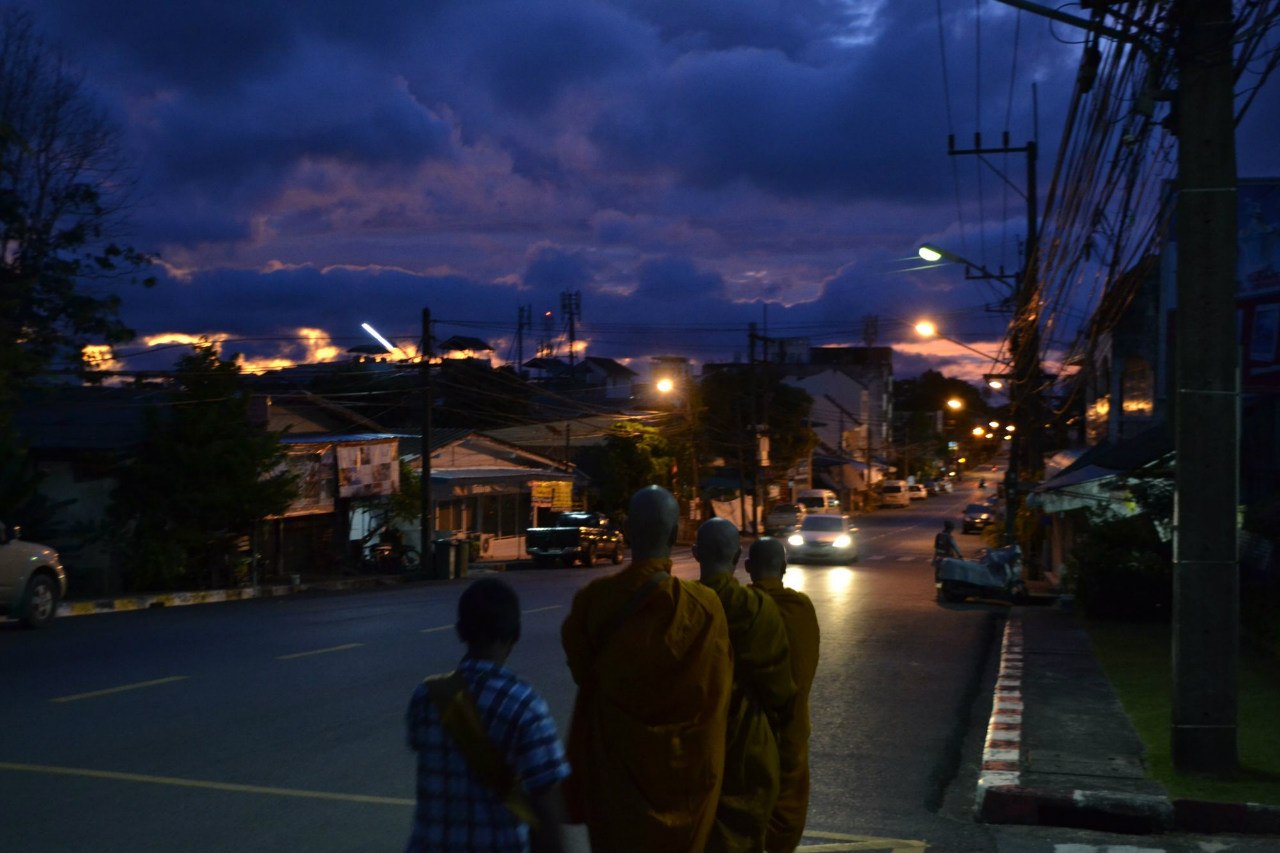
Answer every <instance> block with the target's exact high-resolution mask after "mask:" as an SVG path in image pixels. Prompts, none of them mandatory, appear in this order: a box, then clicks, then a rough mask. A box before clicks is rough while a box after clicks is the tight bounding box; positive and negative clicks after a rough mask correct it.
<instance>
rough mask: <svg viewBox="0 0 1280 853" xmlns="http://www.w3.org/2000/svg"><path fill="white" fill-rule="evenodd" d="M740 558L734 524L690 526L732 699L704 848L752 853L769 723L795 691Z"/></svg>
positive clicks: (770, 786) (716, 521) (775, 763)
mask: <svg viewBox="0 0 1280 853" xmlns="http://www.w3.org/2000/svg"><path fill="white" fill-rule="evenodd" d="M741 555H742V546H741V544H740V540H739V537H738V528H737V526H736V525H734V524H733V522H731V521H728V520H727V519H723V518H713V519H711V520H710V521H708V522H706V523H704V524H703V525H702V526H701V527H699V528H698V540H697V544H696V545H695V546H694V548H693V556H694V558H695V559H696V560H697V561H698V564H699V566H700V567H701V570H702V571H701V580H702V583H703V584H705V585H706V586H707V587H709V588H710V589H713V590H715V592H716V595H717V596H718V597H719V598H720V603H721V604H723V605H724V612H725V616H726V617H727V618H728V620H729V641H730V643H732V645H733V697H732V698H731V699H730V700H729V730H728V737H729V741H728V745H727V748H726V752H725V770H724V785H723V787H722V788H721V791H720V805H719V806H718V808H717V809H716V824H715V826H714V827H713V828H712V830H711V838H710V839H709V840H708V842H707V853H760V851H762V850H764V844H765V833H766V830H767V829H768V826H769V818H770V816H771V815H772V814H773V810H774V807H775V805H776V803H777V799H778V791H779V789H780V786H781V776H782V769H781V764H780V760H779V756H778V744H777V740H776V737H775V734H774V729H775V727H777V726H779V725H781V723H782V721H783V720H784V719H785V717H786V715H787V714H788V713H789V712H790V709H791V704H792V699H793V698H794V696H795V692H796V688H795V682H794V681H793V679H792V676H791V662H790V653H789V647H788V643H787V627H786V625H785V624H784V623H783V621H782V613H781V612H780V611H779V610H778V606H777V604H775V603H774V601H773V599H772V598H770V597H769V596H768V595H767V594H765V593H763V592H761V591H760V590H758V589H752V588H750V587H745V586H743V585H742V584H740V583H738V581H737V580H736V579H735V578H734V576H733V572H734V569H735V568H736V566H737V564H738V558H739V557H740V556H741Z"/></svg>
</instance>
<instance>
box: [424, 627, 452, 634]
mask: <svg viewBox="0 0 1280 853" xmlns="http://www.w3.org/2000/svg"><path fill="white" fill-rule="evenodd" d="M452 630H453V626H452V625H440V626H438V627H435V628H423V629H422V633H424V634H435V633H438V632H440V631H452Z"/></svg>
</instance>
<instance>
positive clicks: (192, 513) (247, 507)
mask: <svg viewBox="0 0 1280 853" xmlns="http://www.w3.org/2000/svg"><path fill="white" fill-rule="evenodd" d="M175 382H176V385H177V387H178V389H179V393H178V395H177V397H176V398H175V399H174V400H172V401H171V403H170V405H168V406H167V407H166V408H165V409H163V410H160V411H157V412H153V413H152V414H151V416H150V417H149V424H148V430H147V433H148V434H147V440H146V442H145V444H144V446H143V447H142V449H141V451H140V452H139V453H138V454H137V455H136V457H135V458H133V459H132V460H131V461H130V462H129V463H128V464H126V465H125V467H124V469H123V470H122V472H121V475H120V482H119V485H118V487H117V489H116V492H115V494H114V496H113V501H112V506H111V509H110V511H109V514H110V517H111V520H112V522H113V528H114V529H115V530H117V531H120V540H119V543H118V544H119V546H120V551H121V556H122V558H123V559H125V560H126V561H127V562H126V563H125V564H126V565H128V566H129V567H130V570H131V571H132V573H133V574H132V577H131V578H130V582H131V584H130V585H131V586H133V587H134V588H173V587H176V586H178V585H180V584H183V583H193V582H194V583H201V582H204V583H207V584H210V585H212V584H213V583H215V582H217V581H219V580H220V579H219V577H218V574H219V572H220V570H221V569H222V568H223V567H225V565H226V558H227V557H228V556H229V554H230V553H231V551H232V549H233V548H234V543H235V540H236V539H237V538H239V537H241V536H244V535H246V534H248V533H249V532H250V531H251V530H252V528H253V525H254V523H255V522H257V521H259V520H260V519H262V518H265V517H267V516H270V515H279V514H280V513H282V512H284V510H285V509H286V508H287V507H288V505H289V502H290V501H291V500H292V499H293V497H294V495H295V484H294V480H293V477H292V476H291V475H289V474H288V473H287V472H286V470H285V468H284V465H283V462H284V455H285V451H284V448H283V446H282V445H281V444H280V441H279V434H276V433H270V432H267V431H265V430H262V429H260V428H258V427H256V426H254V425H253V424H252V423H250V421H249V395H248V394H247V393H246V392H245V390H244V386H243V382H244V379H243V375H242V374H241V371H240V365H239V363H238V362H237V361H236V360H234V359H233V360H230V361H224V360H222V359H220V358H219V357H218V355H217V353H216V352H215V351H214V349H213V347H212V346H200V347H197V348H196V349H195V351H194V352H193V353H192V354H191V355H188V356H185V357H183V358H182V359H180V360H179V361H178V365H177V369H176V372H175Z"/></svg>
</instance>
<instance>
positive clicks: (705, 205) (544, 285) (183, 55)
mask: <svg viewBox="0 0 1280 853" xmlns="http://www.w3.org/2000/svg"><path fill="white" fill-rule="evenodd" d="M32 10H33V13H34V14H35V15H36V17H37V20H40V21H43V22H46V23H47V25H48V27H49V33H48V34H49V36H50V37H51V39H53V40H55V41H58V42H61V44H62V45H63V46H64V48H65V49H66V50H67V54H68V56H69V58H70V59H71V60H72V62H73V63H75V64H76V65H79V66H81V67H83V68H84V69H85V72H86V82H87V84H88V85H89V86H91V87H92V89H93V90H94V91H96V92H100V93H101V94H102V97H103V98H104V101H105V102H106V103H107V104H108V106H109V108H110V109H111V110H112V112H113V113H114V114H117V115H119V116H120V117H121V121H122V123H123V124H124V125H125V132H126V139H127V142H128V144H129V146H130V151H131V153H134V154H136V155H137V157H138V159H139V165H140V180H139V189H140V191H141V193H140V194H141V195H142V196H143V198H142V199H141V201H142V203H141V204H140V205H139V206H138V208H137V209H136V210H135V211H134V218H135V221H136V223H137V225H138V227H139V231H138V233H137V234H136V235H131V236H130V242H131V243H133V244H134V245H137V246H138V247H139V248H143V249H148V250H161V251H162V252H163V254H164V255H165V257H166V259H167V260H168V261H169V262H170V263H172V264H173V266H172V269H173V270H175V274H179V273H181V274H182V275H183V276H184V278H183V280H178V279H176V278H175V279H173V280H166V281H165V282H162V284H161V286H160V287H158V288H156V289H154V290H152V291H147V292H146V293H145V294H139V293H137V292H129V293H127V294H125V310H126V314H127V315H128V316H130V317H131V318H134V319H133V322H134V323H135V325H137V326H138V327H139V329H140V330H142V331H146V332H160V331H188V332H194V331H201V330H203V331H210V332H212V331H220V332H227V331H230V332H233V333H235V334H240V335H245V336H248V335H250V334H255V333H261V334H263V335H266V336H272V335H275V336H286V337H287V336H289V335H295V334H296V332H297V329H299V328H303V327H307V328H320V329H326V330H328V331H329V332H330V333H331V334H332V335H334V336H335V338H336V337H342V336H345V335H347V334H348V332H349V333H350V334H351V335H354V336H355V337H356V339H359V340H361V341H362V339H361V336H362V335H363V333H362V332H360V331H359V330H358V327H359V322H361V321H364V320H367V321H369V322H372V323H373V324H374V325H375V326H378V327H379V328H380V329H383V331H384V333H387V334H398V333H403V334H408V335H410V336H411V337H412V336H414V335H416V333H417V331H416V330H415V329H414V326H415V325H416V323H417V314H418V312H419V310H420V309H421V308H422V307H424V306H425V305H430V306H431V308H432V310H433V312H434V313H435V314H436V316H437V317H439V318H452V319H456V320H462V319H468V320H472V321H475V322H477V323H490V324H491V329H488V330H486V331H483V332H477V333H478V334H479V335H480V336H482V337H489V336H502V335H509V334H510V332H511V326H512V324H513V322H514V319H515V316H516V306H517V305H522V304H525V303H535V304H536V305H537V307H538V310H539V312H541V310H543V308H544V307H549V308H551V309H552V310H553V311H555V312H556V313H557V314H558V306H559V295H560V294H561V293H562V292H564V291H581V292H582V294H583V323H584V327H585V328H586V329H588V330H590V329H594V330H595V331H596V332H597V334H594V335H590V336H589V337H590V339H591V352H592V353H593V354H602V355H610V356H613V357H626V356H628V355H642V354H644V353H647V352H652V351H654V350H655V349H659V348H660V349H667V350H670V349H671V348H673V346H675V345H678V346H683V347H691V348H709V347H712V346H723V347H730V348H731V349H729V350H727V351H725V352H720V353H711V352H706V350H705V349H703V350H701V351H700V352H701V353H702V354H705V357H707V358H711V359H716V358H720V359H723V358H726V357H728V355H729V354H730V353H732V352H734V351H738V350H741V349H742V341H743V340H744V336H745V331H744V330H745V328H746V325H747V324H748V323H751V322H760V323H763V321H764V318H765V316H766V314H767V316H768V319H769V323H770V324H771V326H772V327H773V328H775V329H778V330H783V331H780V332H779V333H780V334H781V333H784V332H785V333H786V334H794V335H796V336H801V335H804V334H812V335H813V336H814V337H815V343H837V342H842V341H843V342H856V341H857V340H859V339H860V335H859V329H860V321H861V318H862V317H863V316H865V315H867V314H876V315H880V316H881V317H883V318H884V320H885V323H884V325H885V326H886V328H887V326H888V325H889V322H890V320H893V321H894V322H897V320H898V319H901V318H903V317H905V316H906V315H908V314H910V313H914V312H915V311H916V310H918V309H919V310H924V309H932V310H937V311H942V310H946V309H947V308H948V307H952V308H955V310H968V308H969V307H970V306H973V305H974V304H977V303H979V302H981V301H983V299H984V298H986V296H985V294H983V293H982V292H980V291H978V290H977V289H976V286H975V285H973V284H972V283H970V282H966V281H965V280H964V278H963V272H962V271H961V270H959V269H956V270H950V271H947V270H939V271H931V272H920V271H912V270H911V267H913V266H917V265H918V264H919V262H918V261H915V260H913V259H909V258H907V257H906V256H907V255H909V254H910V253H911V252H912V250H913V248H914V246H915V245H917V244H918V243H919V242H920V241H921V240H923V239H936V241H938V242H940V244H941V245H944V246H947V247H948V248H951V249H953V250H956V251H959V252H960V253H961V254H965V255H968V256H970V257H976V259H977V260H978V261H979V262H981V263H984V264H986V265H988V266H989V267H991V268H993V269H994V268H996V267H997V266H998V265H1000V264H1004V265H1006V266H1007V267H1009V268H1013V267H1014V266H1016V264H1017V263H1018V259H1017V254H1016V238H1017V236H1018V235H1020V226H1019V225H1018V220H1019V218H1020V215H1019V213H1018V212H1017V210H1016V208H1017V206H1018V205H1019V204H1021V202H1020V200H1015V201H1014V202H1013V205H1014V207H1013V208H1012V209H1010V210H1001V211H999V212H993V210H992V209H991V208H990V206H989V205H990V201H989V200H988V207H987V208H986V209H982V208H981V207H980V206H979V205H978V204H977V203H976V201H975V199H977V198H978V197H980V195H981V193H980V192H979V191H977V190H976V188H977V187H978V186H979V185H978V184H977V183H976V181H975V179H974V178H973V176H974V175H978V174H981V175H982V176H983V178H982V179H983V180H985V181H986V182H987V183H986V184H985V187H987V188H988V189H987V190H986V192H988V193H990V196H989V198H994V197H995V196H996V195H999V194H1000V193H1003V192H1005V190H1006V186H1005V185H1004V183H1003V182H1002V180H1001V178H1000V176H998V175H994V174H992V171H993V169H994V170H1004V172H1005V173H1006V174H1008V175H1011V176H1012V180H1011V181H1010V183H1011V184H1012V185H1013V186H1014V187H1015V188H1016V187H1017V186H1020V185H1021V184H1022V177H1021V175H1022V162H1021V159H1020V157H1018V156H1011V157H1009V158H1005V159H1002V160H998V159H993V160H991V161H989V162H988V163H987V164H985V165H984V164H980V163H979V162H978V161H977V158H973V157H969V158H961V157H948V155H947V134H948V133H949V132H954V133H956V134H957V140H958V142H959V143H960V144H961V145H967V144H968V143H969V142H971V141H972V134H973V133H974V132H975V131H981V132H983V133H984V137H985V138H986V139H987V140H988V142H990V143H994V142H995V141H996V140H997V139H999V134H1000V132H1001V131H1003V130H1006V129H1007V130H1009V131H1010V132H1011V134H1012V143H1013V144H1014V145H1020V144H1022V143H1024V142H1025V141H1026V140H1027V139H1028V138H1030V137H1031V136H1033V135H1034V134H1035V133H1036V131H1037V128H1036V126H1035V125H1034V123H1033V121H1032V104H1033V98H1032V96H1031V93H1030V84H1031V82H1032V81H1033V80H1034V81H1036V82H1037V83H1038V84H1039V95H1038V99H1039V101H1038V102H1039V106H1040V125H1039V128H1038V131H1039V134H1040V139H1041V151H1042V152H1043V155H1042V161H1041V164H1042V169H1041V177H1042V179H1044V180H1046V182H1047V178H1048V175H1049V172H1050V168H1051V166H1050V164H1049V162H1048V161H1049V160H1050V155H1049V153H1048V152H1050V151H1051V150H1052V149H1053V147H1054V145H1055V144H1056V141H1057V139H1058V138H1059V136H1060V131H1061V127H1060V122H1061V119H1060V115H1061V114H1062V112H1063V106H1064V104H1065V103H1066V99H1067V98H1068V97H1069V95H1070V91H1071V85H1072V81H1073V79H1074V75H1075V70H1076V64H1077V61H1078V57H1079V54H1080V46H1079V45H1078V44H1062V43H1059V42H1058V41H1055V39H1054V37H1053V35H1051V33H1050V29H1049V27H1048V26H1047V25H1046V24H1045V23H1044V22H1043V21H1041V20H1036V19H1035V16H1032V15H1030V14H1021V13H1017V12H1015V11H1013V10H1011V9H1010V8H1009V7H1007V6H1005V5H1003V4H1001V3H997V2H993V0H984V2H981V3H976V4H975V3H965V4H961V3H945V4H938V3H936V2H934V0H740V2H737V1H736V0H735V2H729V0H431V2H425V3H408V2H404V0H362V2H360V3H317V2H309V0H260V2H256V3H252V4H239V3H226V2H224V1H223V0H192V2H173V0H120V2H118V3H114V4H105V3H102V2H101V0H40V3H39V4H38V5H37V4H35V3H34V2H33V3H32ZM939 13H941V14H942V15H944V16H945V17H944V20H943V21H942V22H941V25H940V23H939V21H938V15H939ZM975 14H977V15H980V18H981V23H982V31H981V43H982V44H983V45H984V48H983V50H982V52H981V54H980V55H979V52H978V50H977V43H978V39H977V37H976V36H977V32H976V31H975V28H974V16H975ZM1019 19H1020V20H1021V36H1020V41H1019V42H1018V45H1017V50H1016V51H1015V50H1014V46H1015V44H1014V40H1013V32H1014V22H1015V21H1016V20H1019ZM940 28H941V30H942V34H943V38H942V39H940V38H939V36H940V33H939V30H940ZM940 41H945V43H946V50H947V68H948V71H947V73H946V74H945V75H944V73H943V68H942V66H943V60H942V55H941V54H940V44H939V43H940ZM979 65H981V69H979V68H978V66H979ZM1013 69H1016V77H1015V79H1014V80H1013V83H1012V85H1011V84H1010V79H1009V75H1010V73H1011V72H1012V70H1013ZM979 84H980V85H979ZM975 90H977V91H978V93H979V94H978V95H975ZM1276 91H1277V90H1276V88H1275V87H1274V86H1272V87H1270V88H1269V89H1268V90H1267V91H1266V92H1264V97H1263V98H1261V99H1260V101H1259V106H1258V107H1255V113H1257V112H1259V111H1261V112H1263V114H1264V118H1260V119H1254V120H1253V121H1254V122H1255V126H1256V127H1257V128H1261V130H1255V140H1254V141H1253V142H1250V141H1247V140H1246V141H1242V143H1241V156H1242V169H1243V168H1251V169H1252V174H1255V175H1257V174H1260V173H1261V174H1265V173H1267V171H1268V169H1274V167H1275V166H1274V164H1275V159H1274V151H1275V146H1274V145H1270V144H1267V143H1266V142H1265V140H1269V139H1270V138H1271V136H1273V135H1274V134H1273V133H1272V132H1271V131H1270V126H1271V125H1274V123H1275V122H1274V116H1275V115H1276V113H1277V110H1278V109H1280V106H1278V105H1277V96H1276V95H1275V92H1276ZM975 101H976V103H975ZM1265 119H1271V121H1267V120H1265ZM1258 139H1261V140H1264V141H1263V142H1262V143H1259V142H1257V140H1258ZM1246 161H1247V162H1248V163H1249V164H1250V165H1249V166H1246V165H1245V163H1246ZM957 175H959V176H960V177H959V179H956V176H957ZM1001 222H1008V223H1010V225H1009V227H1007V228H1006V227H1005V226H1004V225H1002V224H999V223H1001ZM993 223H996V224H994V225H993ZM992 229H997V230H999V232H1000V233H1001V234H1002V235H1003V234H1004V232H1006V231H1007V232H1009V235H1011V236H1009V237H1008V239H1007V240H1006V241H1005V243H1004V245H1005V246H1007V247H1012V248H1007V249H1005V250H1004V251H1003V252H1002V251H1001V249H1000V248H999V244H997V243H994V242H993V243H992V245H993V246H995V247H996V248H993V249H992V253H991V255H990V256H988V255H987V254H986V253H985V252H984V251H983V249H982V247H981V246H980V245H977V244H981V243H985V242H987V241H986V240H985V239H980V235H982V234H983V233H984V232H987V231H992ZM993 233H994V232H993ZM1002 239H1003V237H1002ZM766 303H767V306H766ZM992 316H994V315H992ZM561 319H562V318H558V317H557V320H556V322H557V324H558V323H559V322H560V320H561ZM998 319H999V318H995V321H998ZM681 324H697V326H698V331H697V332H696V333H688V332H681ZM384 326H386V327H388V328H383V327H384ZM713 326H720V327H723V328H724V329H725V330H726V331H725V336H724V339H723V340H722V339H721V337H720V336H718V335H716V334H713V333H712V332H711V331H708V330H709V329H710V328H712V327H713ZM450 333H459V334H469V333H471V332H469V331H468V329H467V328H459V329H455V330H453V331H452V332H450ZM824 335H825V336H826V338H825V339H824V340H817V339H818V338H820V337H822V336H824ZM888 337H889V336H888V334H887V331H886V333H885V338H888ZM670 338H675V339H676V342H675V344H673V345H672V346H667V345H665V341H666V340H667V339H670ZM362 342H363V341H362Z"/></svg>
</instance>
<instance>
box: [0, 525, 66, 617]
mask: <svg viewBox="0 0 1280 853" xmlns="http://www.w3.org/2000/svg"><path fill="white" fill-rule="evenodd" d="M20 533H21V531H20V530H19V528H16V527H14V528H6V527H5V526H4V524H3V523H0V613H4V614H8V615H9V616H11V617H15V618H17V619H20V620H22V624H24V625H26V626H27V627H28V628H43V627H44V626H45V625H48V624H49V623H50V622H52V621H53V617H54V615H56V614H57V612H58V602H59V601H60V600H62V598H63V597H64V596H65V595H66V594H67V573H66V570H65V569H63V568H62V563H61V562H60V561H59V560H58V552H57V551H55V550H53V549H52V548H50V547H48V546H47V545H38V544H36V543H35V542H23V541H22V540H21V539H19V538H18V536H19V534H20Z"/></svg>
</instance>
